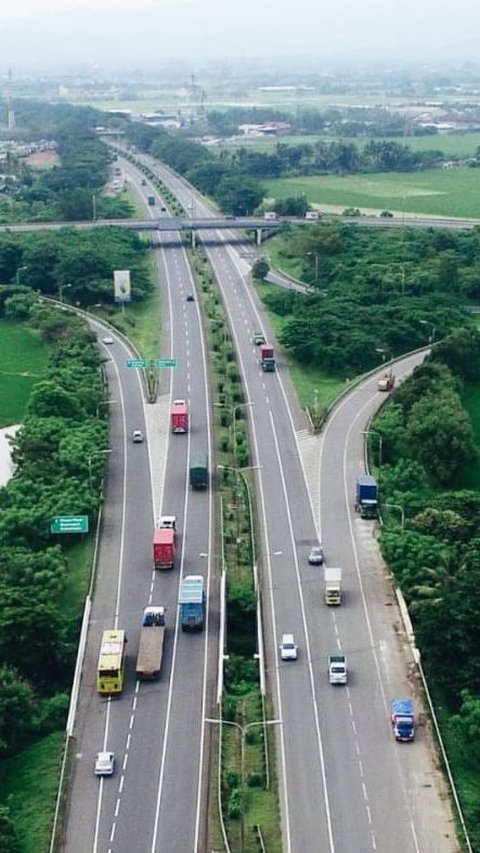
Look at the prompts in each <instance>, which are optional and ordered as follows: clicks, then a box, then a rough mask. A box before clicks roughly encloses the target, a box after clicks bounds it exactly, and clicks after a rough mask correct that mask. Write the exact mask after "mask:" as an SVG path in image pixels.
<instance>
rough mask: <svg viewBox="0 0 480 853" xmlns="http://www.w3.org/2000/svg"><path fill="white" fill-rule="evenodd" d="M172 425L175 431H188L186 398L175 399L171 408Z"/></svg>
mask: <svg viewBox="0 0 480 853" xmlns="http://www.w3.org/2000/svg"><path fill="white" fill-rule="evenodd" d="M170 426H171V429H172V432H174V433H185V432H188V409H187V404H186V402H185V400H174V401H173V403H172V408H171V410H170Z"/></svg>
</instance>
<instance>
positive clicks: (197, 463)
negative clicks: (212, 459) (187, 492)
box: [190, 453, 208, 489]
mask: <svg viewBox="0 0 480 853" xmlns="http://www.w3.org/2000/svg"><path fill="white" fill-rule="evenodd" d="M190 485H191V487H192V489H206V488H208V453H195V455H194V456H192V458H191V460H190Z"/></svg>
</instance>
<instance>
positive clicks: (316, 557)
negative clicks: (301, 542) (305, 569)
mask: <svg viewBox="0 0 480 853" xmlns="http://www.w3.org/2000/svg"><path fill="white" fill-rule="evenodd" d="M308 563H309V565H310V566H321V565H322V563H323V548H322V546H321V545H314V546H313V548H312V550H311V551H310V554H309V555H308Z"/></svg>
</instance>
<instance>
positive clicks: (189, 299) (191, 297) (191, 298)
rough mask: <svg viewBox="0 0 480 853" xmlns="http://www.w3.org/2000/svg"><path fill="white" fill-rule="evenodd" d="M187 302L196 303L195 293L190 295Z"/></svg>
mask: <svg viewBox="0 0 480 853" xmlns="http://www.w3.org/2000/svg"><path fill="white" fill-rule="evenodd" d="M187 302H195V297H194V295H193V293H189V294H188V296H187Z"/></svg>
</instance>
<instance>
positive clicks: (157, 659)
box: [135, 605, 165, 681]
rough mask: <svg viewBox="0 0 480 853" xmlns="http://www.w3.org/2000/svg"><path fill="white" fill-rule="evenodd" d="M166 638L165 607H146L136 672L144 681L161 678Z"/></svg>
mask: <svg viewBox="0 0 480 853" xmlns="http://www.w3.org/2000/svg"><path fill="white" fill-rule="evenodd" d="M164 639H165V608H164V607H161V606H156V605H153V606H150V607H146V608H145V610H144V611H143V617H142V628H141V631H140V643H139V646H138V655H137V663H136V665H135V673H136V676H137V678H139V679H141V680H142V681H147V680H152V679H154V678H159V676H160V670H161V667H162V658H163V641H164Z"/></svg>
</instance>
